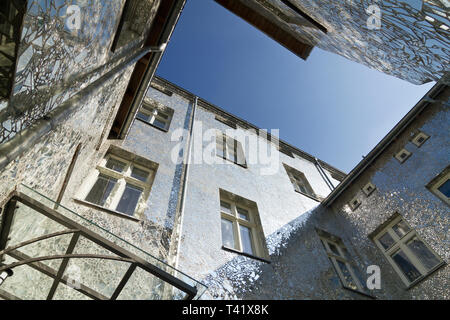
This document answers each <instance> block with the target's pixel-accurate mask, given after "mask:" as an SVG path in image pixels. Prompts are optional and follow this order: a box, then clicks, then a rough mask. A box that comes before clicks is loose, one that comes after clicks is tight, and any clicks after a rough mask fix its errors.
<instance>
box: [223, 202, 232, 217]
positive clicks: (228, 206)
mask: <svg viewBox="0 0 450 320" xmlns="http://www.w3.org/2000/svg"><path fill="white" fill-rule="evenodd" d="M220 210H221V211H222V212H225V213H228V214H233V213H231V204H229V203H228V202H225V201H220Z"/></svg>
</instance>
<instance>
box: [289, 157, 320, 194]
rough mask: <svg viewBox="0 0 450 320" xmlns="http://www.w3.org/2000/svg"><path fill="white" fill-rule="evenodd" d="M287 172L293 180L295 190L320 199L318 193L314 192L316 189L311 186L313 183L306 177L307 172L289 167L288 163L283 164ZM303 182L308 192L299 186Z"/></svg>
mask: <svg viewBox="0 0 450 320" xmlns="http://www.w3.org/2000/svg"><path fill="white" fill-rule="evenodd" d="M283 165H284V167H285V169H286V173H287V175H288V177H289V179H290V180H291V183H292V186H293V187H294V190H295V191H296V192H298V193H301V194H303V195H306V196H308V197H310V198H313V199H315V200H318V197H317V194H316V193H315V192H314V189H313V188H312V187H311V184H310V183H309V181H308V179H307V178H306V176H305V174H304V173H303V172H301V171H298V170H297V169H294V168H292V167H289V166H288V165H286V164H283ZM299 184H301V185H302V186H303V187H304V188H305V189H306V191H307V192H303V191H302V190H301V188H300V186H299Z"/></svg>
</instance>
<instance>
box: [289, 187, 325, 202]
mask: <svg viewBox="0 0 450 320" xmlns="http://www.w3.org/2000/svg"><path fill="white" fill-rule="evenodd" d="M294 191H295V192H297V193H300V194H301V195H304V196H305V197H308V198H310V199H313V200H315V201H317V202H320V200H319V199H318V198H316V197H314V196H311V195H309V194H307V193H303V192H301V191H298V190H296V189H294Z"/></svg>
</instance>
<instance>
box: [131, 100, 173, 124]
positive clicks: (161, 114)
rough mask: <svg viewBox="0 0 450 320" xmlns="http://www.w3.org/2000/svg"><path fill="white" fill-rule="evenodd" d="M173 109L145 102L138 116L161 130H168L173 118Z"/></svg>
mask: <svg viewBox="0 0 450 320" xmlns="http://www.w3.org/2000/svg"><path fill="white" fill-rule="evenodd" d="M172 115H173V110H172V109H169V108H164V109H163V108H156V107H152V106H151V105H149V104H148V103H143V104H142V106H141V108H140V109H139V111H138V113H137V115H136V118H138V119H139V120H142V121H144V122H146V123H148V124H151V125H152V126H154V127H157V128H159V129H161V130H164V131H168V130H169V126H170V121H171V120H172Z"/></svg>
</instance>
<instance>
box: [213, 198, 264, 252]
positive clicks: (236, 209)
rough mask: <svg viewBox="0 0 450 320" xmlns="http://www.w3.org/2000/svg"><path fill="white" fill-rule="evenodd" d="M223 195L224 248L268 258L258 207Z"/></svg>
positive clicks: (222, 223) (221, 207)
mask: <svg viewBox="0 0 450 320" xmlns="http://www.w3.org/2000/svg"><path fill="white" fill-rule="evenodd" d="M221 193H222V194H221V197H220V216H221V229H222V247H223V248H224V249H232V250H233V251H237V252H240V253H243V254H246V255H249V256H252V257H260V258H262V259H264V258H266V257H268V252H267V248H266V245H265V238H264V234H263V231H262V227H261V224H260V222H259V216H258V212H257V208H256V205H252V204H249V203H248V200H242V201H239V200H238V201H236V200H232V199H231V197H229V196H224V195H223V192H221Z"/></svg>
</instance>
